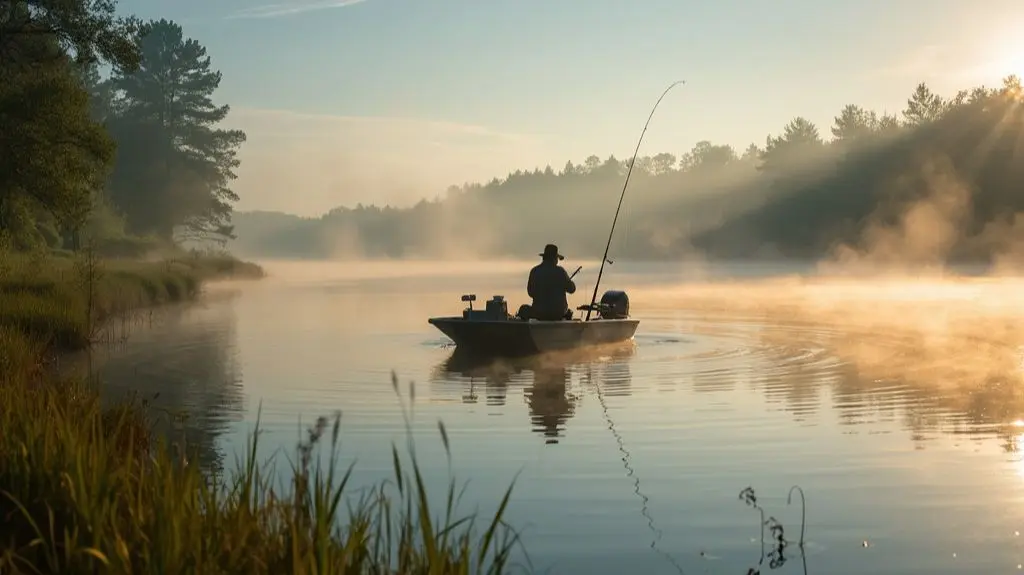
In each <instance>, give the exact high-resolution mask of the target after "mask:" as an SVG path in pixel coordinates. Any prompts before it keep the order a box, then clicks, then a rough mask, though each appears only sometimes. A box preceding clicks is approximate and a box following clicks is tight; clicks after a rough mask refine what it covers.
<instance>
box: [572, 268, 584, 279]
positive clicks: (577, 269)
mask: <svg viewBox="0 0 1024 575" xmlns="http://www.w3.org/2000/svg"><path fill="white" fill-rule="evenodd" d="M581 269H583V266H580V267H578V268H576V271H574V272H572V275H571V276H569V279H572V278H574V277H576V274H578V273H580V270H581Z"/></svg>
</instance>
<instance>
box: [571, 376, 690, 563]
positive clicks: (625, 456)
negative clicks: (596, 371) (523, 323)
mask: <svg viewBox="0 0 1024 575" xmlns="http://www.w3.org/2000/svg"><path fill="white" fill-rule="evenodd" d="M587 379H589V380H590V384H591V385H593V386H594V390H595V391H596V392H597V401H598V403H600V404H601V412H602V413H604V421H605V423H606V424H608V431H611V432H612V436H613V437H614V438H615V442H616V443H618V444H619V452H621V453H622V458H621V459H622V466H623V467H624V468H625V469H626V477H629V478H632V479H633V493H635V494H636V495H637V497H639V498H640V514H641V515H643V516H644V518H645V519H647V527H648V529H650V530H651V533H653V534H654V537H652V538H651V545H650V547H651V551H654V552H655V553H657V554H659V555H661V556H662V557H664V558H665V559H667V560H668V562H669V563H671V564H672V566H673V567H675V568H676V571H678V572H679V573H680V575H685V574H684V573H683V568H682V566H681V565H679V562H677V561H676V559H675V557H672V555H670V554H669V553H668V552H666V551H665V550H663V549H661V548H660V547H658V541H661V538H662V536H663V535H664V532H663V531H662V530H661V529H659V528H658V527H656V526H655V525H654V516H652V515H651V509H650V507H649V506H648V503H649V502H650V500H651V498H650V497H648V496H647V495H646V494H645V493H644V492H643V491H642V490H641V489H640V476H639V475H637V474H636V471H635V470H634V469H633V464H632V463H631V460H632V458H633V457H632V455H631V454H630V452H629V450H628V449H626V442H625V441H624V440H623V439H622V435H621V434H620V433H619V431H618V430H617V429H616V428H615V422H613V421H612V416H611V413H609V411H608V404H607V403H606V402H605V399H604V394H603V393H602V392H601V384H600V383H598V382H596V381H594V376H593V372H592V371H591V369H590V367H589V366H588V368H587Z"/></svg>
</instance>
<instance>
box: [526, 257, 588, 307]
mask: <svg viewBox="0 0 1024 575" xmlns="http://www.w3.org/2000/svg"><path fill="white" fill-rule="evenodd" d="M526 293H527V294H529V296H530V297H531V298H533V306H532V311H531V315H532V316H533V317H535V318H537V319H547V320H556V319H562V318H563V317H565V312H566V311H568V310H569V302H568V300H567V299H566V297H565V294H567V293H576V284H574V283H573V282H572V280H571V279H569V274H568V273H567V272H566V271H565V268H563V267H562V266H560V265H558V264H556V263H555V262H541V263H539V264H537V265H536V266H534V268H533V269H532V270H530V279H529V280H528V281H527V282H526Z"/></svg>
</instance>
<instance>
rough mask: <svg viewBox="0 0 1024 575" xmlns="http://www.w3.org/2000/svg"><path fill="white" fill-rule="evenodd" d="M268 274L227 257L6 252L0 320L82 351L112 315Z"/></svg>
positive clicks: (53, 346)
mask: <svg viewBox="0 0 1024 575" xmlns="http://www.w3.org/2000/svg"><path fill="white" fill-rule="evenodd" d="M263 275H264V274H263V270H262V269H261V268H260V267H259V266H258V265H256V264H253V263H249V262H243V261H240V260H237V259H235V258H233V257H230V256H224V255H216V256H198V255H196V256H193V255H184V256H182V257H176V258H171V259H165V260H160V261H139V260H101V259H100V258H99V257H98V256H96V254H95V252H93V251H92V250H90V249H86V250H83V252H82V253H81V254H79V255H77V256H75V257H63V256H60V255H55V254H52V253H51V254H47V253H34V254H22V253H10V252H5V253H0V325H3V326H6V327H9V328H12V329H14V330H17V331H20V332H22V333H23V334H25V335H26V336H27V337H28V338H29V339H30V340H32V341H34V342H38V343H40V344H41V345H43V346H44V347H46V348H47V349H50V350H54V351H71V350H77V349H82V348H85V347H87V346H88V345H89V343H90V342H92V341H93V340H94V339H96V337H97V332H98V330H99V328H100V326H102V325H103V324H104V323H105V322H107V321H108V320H110V319H111V318H112V317H116V316H119V315H126V314H130V313H132V312H134V311H137V310H139V309H142V308H147V307H151V306H155V305H159V304H165V303H173V302H180V301H185V300H188V299H190V298H192V297H194V296H195V295H196V294H197V293H198V291H199V289H200V287H201V286H202V284H203V282H206V281H210V280H217V279H256V278H260V277H263ZM0 345H4V344H3V342H2V340H0ZM4 349H5V348H3V347H0V353H2V352H3V351H4Z"/></svg>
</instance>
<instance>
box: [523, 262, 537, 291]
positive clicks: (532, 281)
mask: <svg viewBox="0 0 1024 575" xmlns="http://www.w3.org/2000/svg"><path fill="white" fill-rule="evenodd" d="M536 272H537V268H533V269H532V270H530V278H529V279H528V280H526V295H528V296H530V297H531V298H534V297H537V296H535V295H533V290H534V289H535V287H536V283H537V282H536V278H535V277H534V276H535V275H536Z"/></svg>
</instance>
